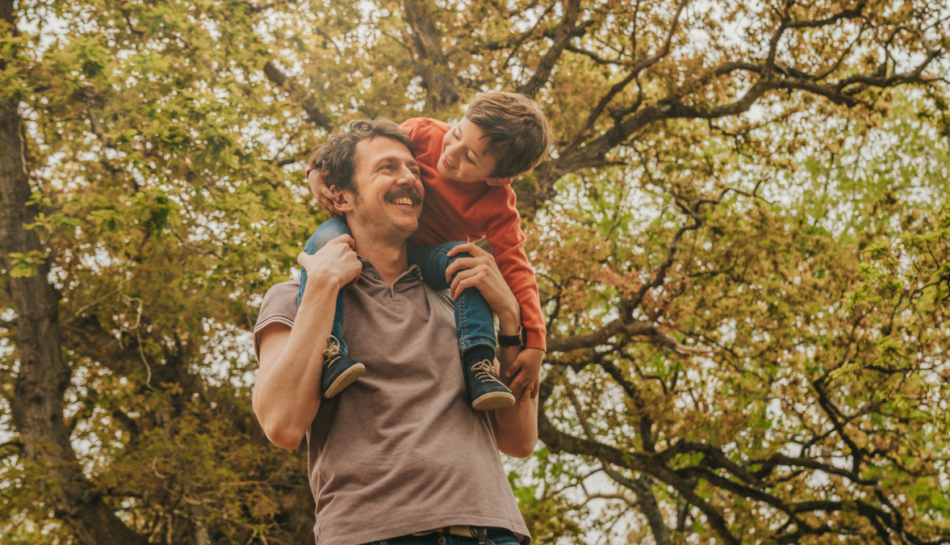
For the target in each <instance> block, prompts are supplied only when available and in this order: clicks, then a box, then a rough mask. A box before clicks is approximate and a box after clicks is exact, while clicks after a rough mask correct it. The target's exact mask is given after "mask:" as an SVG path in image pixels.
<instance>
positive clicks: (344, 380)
mask: <svg viewBox="0 0 950 545" xmlns="http://www.w3.org/2000/svg"><path fill="white" fill-rule="evenodd" d="M365 372H366V366H365V365H363V364H362V363H357V364H355V365H353V366H352V367H350V368H349V369H347V370H346V371H343V374H342V375H340V376H338V377H336V380H334V381H333V384H331V385H330V387H329V388H327V391H326V393H325V394H323V397H324V398H326V399H330V398H331V397H333V396H335V395H337V394H338V393H340V392H342V391H343V389H344V388H346V387H347V386H349V385H350V384H353V383H354V382H356V379H358V378H360V377H361V376H363V373H365Z"/></svg>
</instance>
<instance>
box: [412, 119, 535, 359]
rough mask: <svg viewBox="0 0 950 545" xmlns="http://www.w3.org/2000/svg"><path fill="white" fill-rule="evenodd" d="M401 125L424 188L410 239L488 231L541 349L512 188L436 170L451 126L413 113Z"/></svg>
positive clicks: (531, 343) (437, 239)
mask: <svg viewBox="0 0 950 545" xmlns="http://www.w3.org/2000/svg"><path fill="white" fill-rule="evenodd" d="M402 128H403V130H405V131H406V132H407V133H409V137H410V138H411V139H412V141H413V142H414V143H415V144H416V147H417V148H418V149H417V150H416V161H417V162H418V163H419V166H420V167H421V168H422V179H423V182H424V183H425V188H426V193H425V200H424V202H423V204H422V216H421V217H420V218H419V229H418V230H417V231H416V232H415V233H414V234H413V235H412V236H411V237H410V238H409V243H410V244H412V245H423V244H443V243H445V242H452V241H456V240H467V241H476V240H479V239H481V238H482V237H486V236H487V237H488V244H489V245H491V250H492V255H493V256H494V257H495V262H496V263H497V264H498V269H499V270H500V271H501V274H502V276H504V277H505V281H506V282H507V283H508V287H509V288H511V291H512V293H514V295H515V298H517V299H518V303H519V304H520V305H521V322H522V323H523V324H524V328H525V331H526V333H527V335H526V337H527V339H526V346H527V347H528V348H539V349H541V350H544V349H545V340H544V333H545V332H544V330H545V327H544V315H543V314H542V313H541V300H540V298H539V296H538V284H537V281H536V279H535V276H534V270H532V269H531V265H530V264H529V263H528V256H527V255H525V253H524V243H525V235H524V232H523V231H522V230H521V217H520V216H519V215H518V209H517V208H515V192H514V190H512V189H511V186H508V185H505V186H498V187H492V186H489V185H488V184H459V183H455V182H452V181H450V180H446V179H445V178H443V177H442V176H441V175H440V174H439V172H438V170H436V165H438V164H439V156H440V155H441V154H442V139H443V138H444V137H445V134H446V133H447V132H449V130H450V129H451V128H452V126H451V125H449V124H447V123H443V122H441V121H436V120H434V119H424V118H416V119H410V120H408V121H406V122H405V123H403V124H402Z"/></svg>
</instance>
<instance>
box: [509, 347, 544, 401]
mask: <svg viewBox="0 0 950 545" xmlns="http://www.w3.org/2000/svg"><path fill="white" fill-rule="evenodd" d="M542 359H544V350H539V349H537V348H525V349H524V350H522V351H521V353H519V354H518V357H517V358H515V361H513V362H512V363H511V367H509V368H508V372H507V373H506V374H507V375H508V378H510V379H512V380H511V385H510V386H508V388H509V389H510V390H511V393H512V394H514V396H515V399H517V400H518V402H519V403H524V402H525V401H527V400H528V397H531V398H534V397H537V396H538V389H539V388H540V387H541V380H540V376H541V360H542Z"/></svg>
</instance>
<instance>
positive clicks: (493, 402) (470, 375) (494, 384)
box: [465, 360, 515, 411]
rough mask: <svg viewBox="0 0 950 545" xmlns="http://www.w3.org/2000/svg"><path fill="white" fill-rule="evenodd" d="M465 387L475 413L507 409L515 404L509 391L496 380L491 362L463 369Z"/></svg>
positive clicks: (478, 363)
mask: <svg viewBox="0 0 950 545" xmlns="http://www.w3.org/2000/svg"><path fill="white" fill-rule="evenodd" d="M465 386H466V388H468V397H469V399H471V400H472V408H473V409H475V410H476V411H491V410H493V409H507V408H508V407H511V406H512V405H514V404H515V396H513V395H512V394H511V390H509V389H508V387H507V386H505V385H504V384H503V383H502V382H501V380H499V379H498V374H497V373H496V372H495V363H494V362H493V361H491V360H482V361H479V362H475V363H474V364H472V365H471V366H466V367H465Z"/></svg>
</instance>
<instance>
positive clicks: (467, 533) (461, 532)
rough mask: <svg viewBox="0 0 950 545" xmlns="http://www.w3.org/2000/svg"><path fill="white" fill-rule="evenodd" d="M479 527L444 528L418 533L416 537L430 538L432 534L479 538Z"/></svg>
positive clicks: (415, 534)
mask: <svg viewBox="0 0 950 545" xmlns="http://www.w3.org/2000/svg"><path fill="white" fill-rule="evenodd" d="M478 530H479V528H478V527H475V526H444V527H442V528H436V529H434V530H427V531H425V532H416V533H414V534H412V535H414V536H428V535H432V534H445V535H451V536H458V537H478Z"/></svg>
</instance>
